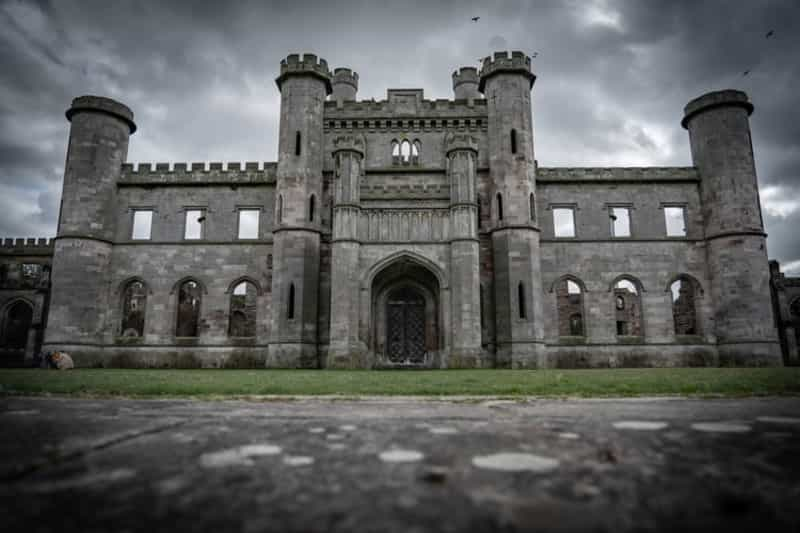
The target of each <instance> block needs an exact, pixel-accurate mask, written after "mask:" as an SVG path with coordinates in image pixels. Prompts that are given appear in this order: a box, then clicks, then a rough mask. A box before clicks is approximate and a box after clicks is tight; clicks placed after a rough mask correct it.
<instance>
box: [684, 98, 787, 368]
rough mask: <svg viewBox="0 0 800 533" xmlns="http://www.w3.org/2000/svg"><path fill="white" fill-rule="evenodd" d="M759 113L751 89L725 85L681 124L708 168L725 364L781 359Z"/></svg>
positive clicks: (716, 315)
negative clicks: (758, 145) (759, 176)
mask: <svg viewBox="0 0 800 533" xmlns="http://www.w3.org/2000/svg"><path fill="white" fill-rule="evenodd" d="M752 112H753V105H752V104H751V103H750V102H749V100H748V98H747V95H746V94H745V93H743V92H741V91H733V90H726V91H717V92H711V93H708V94H705V95H703V96H701V97H699V98H696V99H694V100H692V101H691V102H689V103H688V104H687V105H686V107H685V108H684V117H683V120H682V122H681V124H682V125H683V127H684V128H686V129H688V130H689V139H690V144H691V150H692V160H693V162H694V165H695V166H696V167H697V169H698V171H699V173H700V179H701V182H700V193H701V199H702V204H703V218H704V221H705V228H704V230H705V239H706V253H707V262H708V275H709V281H710V292H711V300H712V302H713V320H714V328H713V333H714V334H715V335H716V337H717V343H718V345H719V357H720V364H722V365H726V364H736V365H753V364H775V365H779V364H780V361H781V359H780V357H781V355H780V348H779V345H778V338H777V333H776V330H775V323H774V321H773V317H772V307H771V302H770V289H769V266H768V262H767V249H766V234H765V233H764V226H763V221H762V218H761V206H760V203H759V197H758V184H757V182H756V171H755V164H754V161H753V146H752V142H751V139H750V124H749V119H748V117H749V115H750V114H751V113H752Z"/></svg>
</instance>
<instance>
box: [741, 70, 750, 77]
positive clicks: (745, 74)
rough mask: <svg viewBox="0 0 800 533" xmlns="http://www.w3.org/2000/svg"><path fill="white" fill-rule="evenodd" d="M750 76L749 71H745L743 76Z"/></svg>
mask: <svg viewBox="0 0 800 533" xmlns="http://www.w3.org/2000/svg"><path fill="white" fill-rule="evenodd" d="M748 74H750V71H749V70H745V71H744V72H742V76H747V75H748Z"/></svg>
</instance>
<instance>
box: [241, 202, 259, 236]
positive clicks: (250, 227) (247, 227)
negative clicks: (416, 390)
mask: <svg viewBox="0 0 800 533" xmlns="http://www.w3.org/2000/svg"><path fill="white" fill-rule="evenodd" d="M260 214H261V211H260V210H259V209H239V238H240V239H258V218H259V215H260Z"/></svg>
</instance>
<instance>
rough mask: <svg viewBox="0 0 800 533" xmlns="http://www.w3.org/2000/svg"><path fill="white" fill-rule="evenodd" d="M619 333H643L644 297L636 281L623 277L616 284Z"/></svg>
mask: <svg viewBox="0 0 800 533" xmlns="http://www.w3.org/2000/svg"><path fill="white" fill-rule="evenodd" d="M614 308H615V315H616V324H617V335H620V336H625V335H633V336H636V337H638V336H641V335H642V299H641V295H640V294H639V288H638V287H637V285H636V283H634V282H633V281H631V280H629V279H625V278H623V279H621V280H619V281H617V282H616V283H615V284H614Z"/></svg>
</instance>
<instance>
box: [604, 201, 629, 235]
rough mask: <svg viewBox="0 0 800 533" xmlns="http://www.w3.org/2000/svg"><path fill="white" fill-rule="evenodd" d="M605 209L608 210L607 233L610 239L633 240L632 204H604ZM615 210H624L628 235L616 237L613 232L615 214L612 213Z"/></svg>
mask: <svg viewBox="0 0 800 533" xmlns="http://www.w3.org/2000/svg"><path fill="white" fill-rule="evenodd" d="M606 209H607V210H608V221H609V224H608V228H609V229H608V231H609V234H610V235H611V238H612V239H632V238H633V209H634V208H633V204H606ZM615 209H624V210H625V211H627V212H628V234H627V235H617V234H616V232H615V231H614V222H616V219H615V218H614V217H615V216H616V214H615V213H614V210H615Z"/></svg>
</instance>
